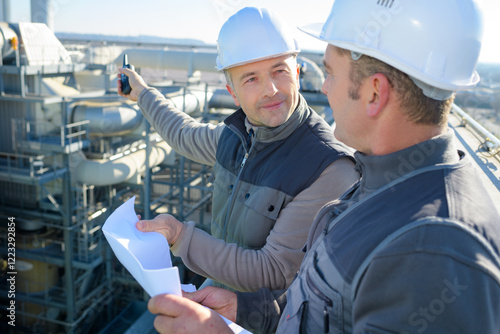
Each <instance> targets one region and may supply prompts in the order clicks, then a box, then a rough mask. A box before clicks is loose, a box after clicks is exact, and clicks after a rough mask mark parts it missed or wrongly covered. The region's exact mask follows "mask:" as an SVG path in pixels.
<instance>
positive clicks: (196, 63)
mask: <svg viewBox="0 0 500 334" xmlns="http://www.w3.org/2000/svg"><path fill="white" fill-rule="evenodd" d="M124 54H127V56H128V60H129V62H130V63H131V64H133V65H134V66H135V67H136V68H140V67H153V68H155V69H176V70H186V71H188V74H189V75H190V76H191V75H192V74H193V73H194V72H195V71H205V72H217V68H216V66H215V64H216V59H217V53H216V52H201V51H196V50H189V51H180V50H161V49H160V50H159V49H127V50H125V51H123V53H122V54H121V55H120V56H118V58H116V60H115V64H116V66H117V67H120V66H122V60H123V55H124ZM297 63H298V64H300V65H301V66H302V72H301V77H300V80H301V86H302V88H303V90H304V91H321V86H322V85H323V81H324V80H325V76H324V75H323V72H322V71H321V69H320V68H319V66H318V65H317V64H316V63H315V62H313V61H312V60H310V59H308V58H306V57H301V56H298V57H297ZM232 107H233V108H234V104H233V105H232Z"/></svg>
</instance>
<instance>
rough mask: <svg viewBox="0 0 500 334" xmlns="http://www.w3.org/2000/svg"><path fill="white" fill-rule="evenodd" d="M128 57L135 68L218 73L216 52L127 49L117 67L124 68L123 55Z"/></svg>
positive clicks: (119, 59) (117, 62)
mask: <svg viewBox="0 0 500 334" xmlns="http://www.w3.org/2000/svg"><path fill="white" fill-rule="evenodd" d="M125 53H126V54H127V55H128V59H129V62H130V63H131V64H133V65H134V66H135V68H141V67H149V68H155V69H177V70H186V71H188V75H190V76H191V75H192V74H193V73H194V72H195V71H206V72H207V71H208V72H216V71H217V70H216V68H215V59H216V58H217V53H216V52H210V51H196V50H191V51H181V50H162V49H127V50H125V51H124V52H123V53H122V54H121V55H120V56H118V58H116V60H115V64H116V65H117V67H121V66H122V60H123V54H125Z"/></svg>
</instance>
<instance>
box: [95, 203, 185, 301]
mask: <svg viewBox="0 0 500 334" xmlns="http://www.w3.org/2000/svg"><path fill="white" fill-rule="evenodd" d="M134 200H135V196H134V197H132V198H131V199H129V200H128V201H127V202H125V203H124V204H122V205H121V206H120V207H119V208H118V209H116V210H115V212H113V213H112V214H111V216H109V218H108V219H107V220H106V222H105V223H104V226H103V227H102V231H103V232H104V235H105V236H106V239H107V240H108V243H109V244H110V246H111V248H112V249H113V251H114V252H115V255H116V257H117V258H118V260H119V261H120V262H121V263H122V264H123V265H124V266H125V268H127V270H128V271H129V272H130V273H131V274H132V276H134V278H135V279H136V280H137V282H139V284H140V285H141V286H142V287H143V288H144V290H146V292H147V293H148V294H149V295H150V296H151V297H152V296H155V295H158V294H162V293H171V294H174V295H177V296H182V292H181V284H180V281H179V271H178V269H177V267H172V261H171V259H170V249H169V247H168V241H167V240H166V239H165V237H164V236H163V235H161V234H160V233H157V232H149V233H144V232H141V231H139V230H137V228H136V227H135V223H137V215H136V214H135V210H134Z"/></svg>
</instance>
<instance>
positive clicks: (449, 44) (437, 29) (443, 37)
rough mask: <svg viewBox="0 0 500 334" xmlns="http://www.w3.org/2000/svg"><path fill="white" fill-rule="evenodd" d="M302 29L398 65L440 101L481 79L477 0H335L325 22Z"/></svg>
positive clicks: (332, 42)
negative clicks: (478, 70)
mask: <svg viewBox="0 0 500 334" xmlns="http://www.w3.org/2000/svg"><path fill="white" fill-rule="evenodd" d="M299 29H300V30H302V31H304V32H306V33H308V34H310V35H312V36H314V37H316V38H318V39H320V40H323V41H326V42H328V43H330V44H332V45H335V46H337V47H340V48H343V49H347V50H350V51H352V52H354V53H355V54H356V53H360V54H365V55H368V56H371V57H374V58H376V59H378V60H381V61H383V62H385V63H387V64H389V65H391V66H393V67H395V68H397V69H399V70H400V71H402V72H404V73H406V74H408V75H409V76H410V77H411V78H412V79H413V81H414V82H415V83H416V84H417V86H419V87H420V88H421V89H422V90H423V91H424V94H426V95H427V96H430V97H432V98H435V99H438V100H442V99H446V98H447V97H448V96H450V95H451V93H452V92H453V91H456V90H460V89H467V88H470V87H473V86H475V85H476V84H477V83H478V82H479V75H478V74H477V72H476V71H475V69H476V64H477V61H478V57H479V52H480V49H481V39H482V33H483V22H482V15H481V11H480V9H479V6H478V3H477V1H476V0H418V1H415V0H358V1H352V0H335V2H334V3H333V7H332V10H331V13H330V15H329V17H328V19H327V21H326V23H324V24H323V25H317V24H315V25H309V26H306V27H300V28H299Z"/></svg>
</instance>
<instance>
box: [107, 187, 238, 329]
mask: <svg viewBox="0 0 500 334" xmlns="http://www.w3.org/2000/svg"><path fill="white" fill-rule="evenodd" d="M134 200H135V196H134V197H132V198H131V199H129V200H128V201H126V202H125V203H123V204H122V205H121V206H120V207H119V208H118V209H116V210H115V211H114V212H113V213H112V214H111V215H110V216H109V217H108V219H107V220H106V222H105V223H104V225H103V227H102V231H103V232H104V235H105V237H106V239H107V240H108V243H109V244H110V246H111V249H113V252H114V253H115V255H116V257H117V258H118V260H119V261H120V262H121V263H122V264H123V265H124V266H125V268H127V270H128V271H129V272H130V274H132V276H133V277H134V278H135V279H136V281H137V282H138V283H139V284H140V285H141V286H142V287H143V288H144V290H146V292H147V293H148V294H149V295H150V296H151V297H153V296H155V295H159V294H163V293H171V294H174V295H177V296H182V292H181V284H180V279H179V271H178V269H177V267H172V261H171V259H170V248H169V246H168V241H167V239H165V237H164V236H163V235H161V234H160V233H157V232H141V231H139V230H138V229H137V228H136V227H135V224H136V223H137V215H136V213H135V210H134ZM182 289H183V290H184V291H188V292H190V291H194V290H195V288H194V286H193V285H192V284H189V285H182ZM222 318H223V319H224V321H225V322H226V323H227V324H228V325H229V328H231V330H232V331H233V332H234V333H248V332H247V331H245V330H244V329H243V328H241V327H239V326H238V325H236V324H235V323H233V322H231V321H229V320H227V319H226V318H224V317H222Z"/></svg>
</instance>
